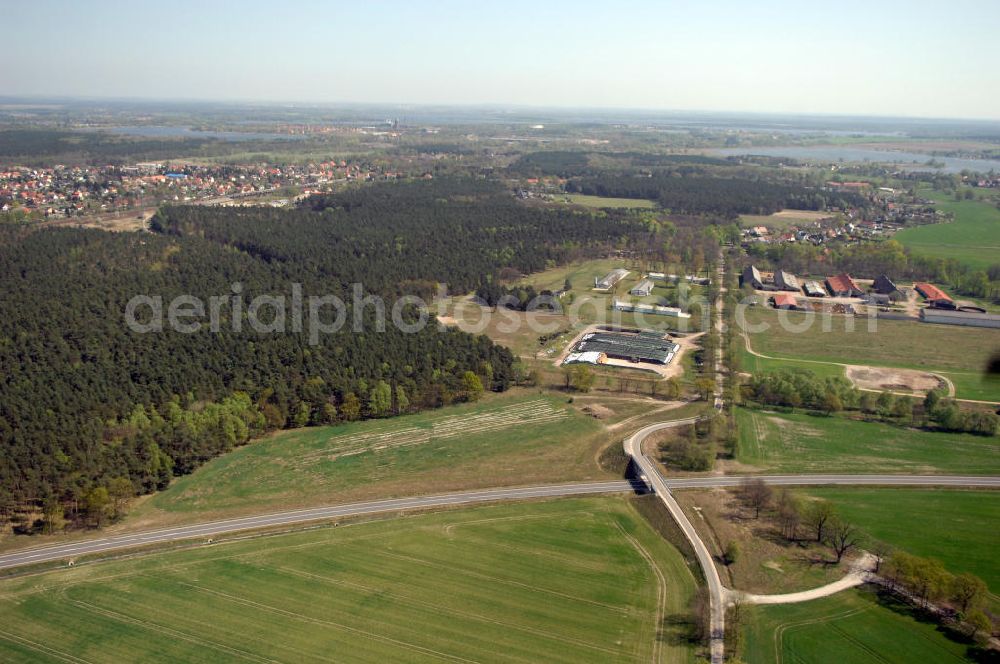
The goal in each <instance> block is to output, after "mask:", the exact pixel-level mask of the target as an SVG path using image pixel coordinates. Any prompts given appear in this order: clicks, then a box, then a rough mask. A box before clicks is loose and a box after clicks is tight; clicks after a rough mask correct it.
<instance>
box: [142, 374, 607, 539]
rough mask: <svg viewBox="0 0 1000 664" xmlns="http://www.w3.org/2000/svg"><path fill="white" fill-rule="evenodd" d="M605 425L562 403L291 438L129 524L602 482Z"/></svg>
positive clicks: (148, 508) (195, 476) (180, 488)
mask: <svg viewBox="0 0 1000 664" xmlns="http://www.w3.org/2000/svg"><path fill="white" fill-rule="evenodd" d="M606 440H607V435H606V434H605V433H604V428H603V425H602V424H600V423H599V422H598V421H597V420H595V419H593V418H591V417H588V416H586V415H583V414H581V413H580V412H579V411H578V410H576V409H575V408H573V406H571V405H569V404H567V403H566V399H565V398H564V397H557V396H552V395H541V394H538V393H534V394H530V395H526V394H525V392H521V393H520V394H519V395H513V396H508V395H504V396H497V397H493V398H490V399H487V400H486V401H484V402H483V403H477V404H464V405H460V406H455V407H450V408H444V409H440V410H434V411H428V412H424V413H421V414H418V415H410V416H406V417H399V418H393V419H390V420H376V421H367V422H358V423H354V424H349V425H344V426H336V427H316V428H309V429H299V430H295V431H286V432H282V433H279V434H277V435H274V436H272V437H270V438H266V439H263V440H259V441H256V442H253V443H251V444H249V445H247V446H245V447H242V448H239V449H236V450H234V451H232V452H230V453H229V454H226V455H224V456H221V457H219V458H216V459H213V460H212V461H210V462H209V463H207V464H205V465H204V466H202V467H201V468H199V469H198V470H196V471H195V472H194V473H192V474H191V475H187V476H185V477H182V478H179V479H177V480H175V481H174V483H173V484H171V485H170V487H169V488H168V489H167V490H166V491H163V492H160V493H157V494H154V495H152V496H150V497H149V498H148V499H147V500H146V501H145V502H144V503H142V504H141V505H140V506H139V507H138V508H137V509H136V510H134V512H133V513H132V514H131V515H130V517H129V519H127V522H126V525H130V524H132V525H141V524H143V523H144V522H146V521H147V520H153V521H154V522H155V523H157V524H160V523H164V522H166V523H173V522H175V521H179V520H186V521H192V520H204V519H206V518H214V517H216V516H221V515H235V514H240V513H245V512H249V511H253V512H262V511H267V510H280V509H285V508H288V507H299V506H305V505H317V504H329V503H339V502H349V501H354V500H364V499H371V498H376V497H391V496H412V495H418V494H424V493H443V492H447V491H457V490H462V489H473V488H478V487H493V486H503V485H523V484H531V483H545V484H549V483H553V482H560V481H570V480H578V479H588V478H600V477H604V475H603V474H602V473H601V471H600V469H599V467H598V466H597V462H596V461H595V455H596V452H597V450H598V449H599V448H600V447H601V445H602V444H603V443H605V442H606Z"/></svg>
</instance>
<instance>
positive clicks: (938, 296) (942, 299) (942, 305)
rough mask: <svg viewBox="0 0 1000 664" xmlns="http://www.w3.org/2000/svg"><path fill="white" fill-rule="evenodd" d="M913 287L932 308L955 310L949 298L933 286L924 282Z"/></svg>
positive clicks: (953, 303)
mask: <svg viewBox="0 0 1000 664" xmlns="http://www.w3.org/2000/svg"><path fill="white" fill-rule="evenodd" d="M913 287H914V288H915V289H916V290H917V292H918V293H920V294H921V295H923V296H924V299H925V300H927V304H928V305H930V306H932V307H934V308H935V309H955V308H956V307H955V302H954V301H953V300H952V299H951V296H950V295H948V294H947V293H945V292H944V291H943V290H941V289H940V288H938V287H937V286H935V285H934V284H928V283H925V282H918V283H915V284H913Z"/></svg>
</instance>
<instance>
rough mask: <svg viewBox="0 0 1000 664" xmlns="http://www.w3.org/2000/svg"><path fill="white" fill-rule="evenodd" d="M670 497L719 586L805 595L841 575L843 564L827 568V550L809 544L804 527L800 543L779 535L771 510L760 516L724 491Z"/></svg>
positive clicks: (733, 495)
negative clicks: (733, 549)
mask: <svg viewBox="0 0 1000 664" xmlns="http://www.w3.org/2000/svg"><path fill="white" fill-rule="evenodd" d="M674 496H675V497H676V498H677V501H678V502H679V503H680V504H681V506H682V508H683V509H684V512H685V513H686V514H687V515H688V518H689V519H690V520H691V523H692V524H693V525H694V527H695V529H696V530H697V531H698V534H699V535H700V536H701V538H702V540H704V542H705V545H706V546H707V547H708V549H709V551H710V552H711V553H712V557H713V558H714V559H715V563H716V567H717V568H718V570H719V574H720V575H721V576H722V578H723V581H724V583H726V585H728V586H730V587H731V588H734V589H736V590H741V591H744V592H752V593H767V594H771V593H788V592H797V591H802V590H807V589H811V588H815V587H817V586H821V585H823V584H825V583H829V582H831V581H835V580H837V579H839V578H840V577H841V576H843V573H844V565H833V564H830V561H831V559H832V556H833V554H832V552H831V551H830V549H829V547H826V546H821V545H817V544H816V543H815V542H813V541H811V540H810V539H809V537H808V534H807V532H806V530H805V528H803V529H802V530H801V533H800V538H798V539H797V540H796V541H788V540H787V539H785V538H784V537H783V536H782V534H781V529H780V526H779V525H778V523H777V520H776V516H775V513H774V509H773V507H768V508H765V509H764V510H762V511H761V514H760V517H755V516H754V511H753V510H752V509H751V508H749V507H747V506H746V505H745V504H743V502H742V501H741V500H740V499H739V498H738V497H737V496H736V493H735V491H727V490H725V489H709V490H686V491H677V492H676V493H675V494H674ZM732 542H736V543H737V544H738V547H739V556H738V557H737V559H736V561H735V562H730V563H727V561H726V560H725V556H724V553H723V552H724V551H726V549H727V547H728V546H729V545H730V543H732Z"/></svg>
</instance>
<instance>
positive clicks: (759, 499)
mask: <svg viewBox="0 0 1000 664" xmlns="http://www.w3.org/2000/svg"><path fill="white" fill-rule="evenodd" d="M742 493H743V499H744V500H745V501H746V503H747V505H749V506H750V507H751V508H752V509H753V511H754V518H755V519H758V518H760V511H761V510H762V509H764V508H765V507H767V506H768V505H769V504H770V502H771V487H769V486H768V485H767V484H765V483H764V480H762V479H760V478H757V477H754V478H751V479H748V480H746V481H745V482H744V483H743V486H742Z"/></svg>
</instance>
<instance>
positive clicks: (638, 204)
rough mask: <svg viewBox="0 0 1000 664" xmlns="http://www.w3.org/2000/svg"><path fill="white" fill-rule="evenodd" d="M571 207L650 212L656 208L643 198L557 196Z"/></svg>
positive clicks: (651, 202) (654, 202)
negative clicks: (581, 206) (571, 205)
mask: <svg viewBox="0 0 1000 664" xmlns="http://www.w3.org/2000/svg"><path fill="white" fill-rule="evenodd" d="M559 198H565V199H566V200H567V201H568V202H569V203H571V204H573V205H583V206H585V207H589V208H627V209H644V210H652V209H655V208H656V207H657V205H656V201H651V200H648V199H645V198H608V197H605V196H588V195H587V194H559V197H558V198H557V200H558V199H559Z"/></svg>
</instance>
